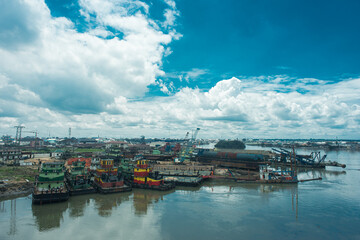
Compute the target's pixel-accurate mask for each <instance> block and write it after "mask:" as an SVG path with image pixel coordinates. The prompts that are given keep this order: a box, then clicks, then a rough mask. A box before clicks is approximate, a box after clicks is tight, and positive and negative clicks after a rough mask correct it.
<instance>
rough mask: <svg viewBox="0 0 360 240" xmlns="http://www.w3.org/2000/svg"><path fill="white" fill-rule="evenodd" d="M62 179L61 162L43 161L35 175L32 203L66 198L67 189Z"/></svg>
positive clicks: (62, 167) (57, 200)
mask: <svg viewBox="0 0 360 240" xmlns="http://www.w3.org/2000/svg"><path fill="white" fill-rule="evenodd" d="M64 180H65V179H64V164H63V163H60V162H48V163H43V164H42V165H41V169H40V172H39V175H38V176H36V180H35V184H34V185H35V186H34V190H33V193H32V202H33V203H34V204H43V203H52V202H61V201H66V200H68V199H69V191H68V190H67V188H66V185H65V182H64Z"/></svg>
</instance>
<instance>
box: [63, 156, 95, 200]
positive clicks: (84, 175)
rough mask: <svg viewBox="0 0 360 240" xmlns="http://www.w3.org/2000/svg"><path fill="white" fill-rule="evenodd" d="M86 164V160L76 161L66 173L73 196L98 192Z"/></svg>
mask: <svg viewBox="0 0 360 240" xmlns="http://www.w3.org/2000/svg"><path fill="white" fill-rule="evenodd" d="M85 164H86V162H85V161H79V160H77V161H74V162H72V164H71V166H70V169H68V171H67V172H66V174H65V177H66V183H67V187H68V189H69V192H70V195H71V196H73V195H80V194H89V193H95V192H96V189H95V188H94V187H93V184H92V182H93V181H92V180H91V176H90V173H89V172H88V170H87V169H86V168H85Z"/></svg>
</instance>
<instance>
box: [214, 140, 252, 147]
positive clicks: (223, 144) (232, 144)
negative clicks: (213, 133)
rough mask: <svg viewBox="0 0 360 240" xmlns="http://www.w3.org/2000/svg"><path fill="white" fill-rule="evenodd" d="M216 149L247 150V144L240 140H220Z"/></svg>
mask: <svg viewBox="0 0 360 240" xmlns="http://www.w3.org/2000/svg"><path fill="white" fill-rule="evenodd" d="M215 147H216V148H223V149H245V144H244V143H243V142H242V141H239V140H232V141H225V140H220V141H219V142H218V143H217V144H216V145H215Z"/></svg>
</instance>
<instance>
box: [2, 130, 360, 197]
mask: <svg viewBox="0 0 360 240" xmlns="http://www.w3.org/2000/svg"><path fill="white" fill-rule="evenodd" d="M16 129H17V131H19V129H20V131H21V129H22V128H18V127H16ZM199 131H200V128H196V129H194V130H193V131H192V134H190V132H187V133H186V134H185V137H184V138H183V139H169V138H168V139H146V138H145V137H144V136H143V137H141V138H135V139H126V140H125V139H96V138H88V139H83V138H80V139H76V138H71V136H69V137H68V138H64V139H56V140H53V139H42V138H38V137H37V136H36V137H35V138H31V137H25V138H15V139H12V138H11V137H10V136H4V137H3V138H2V141H3V143H2V145H1V152H0V153H1V154H0V161H1V162H0V163H1V165H2V166H1V168H11V171H12V172H13V174H14V175H12V176H11V175H8V177H10V178H11V179H6V175H4V176H2V179H1V195H0V197H5V196H6V197H10V196H16V195H21V194H24V193H30V192H32V196H33V202H34V203H37V204H43V203H51V202H58V201H66V200H68V198H69V197H70V196H73V195H81V194H91V193H95V192H98V193H103V194H104V193H105V194H106V193H119V192H127V191H131V190H132V188H143V189H152V190H158V191H159V190H160V191H169V190H171V189H173V188H175V187H176V186H193V187H195V186H201V184H203V182H205V181H219V180H227V181H234V182H237V183H258V184H260V183H261V184H266V183H269V184H270V183H272V184H274V183H278V184H289V183H291V184H297V183H299V182H304V181H311V180H321V177H314V178H308V179H298V177H297V172H298V169H305V170H306V169H325V168H326V167H327V166H328V167H338V168H346V164H343V163H341V162H336V161H332V160H328V159H327V155H326V154H324V155H321V152H320V151H311V150H312V149H313V147H314V143H316V141H314V140H312V141H311V142H310V143H309V141H299V140H293V141H292V143H291V142H289V141H284V142H282V141H278V140H276V141H271V140H267V145H266V147H268V149H269V150H260V149H259V150H255V149H247V148H246V145H248V147H250V148H251V147H252V146H254V145H257V144H260V145H261V146H262V147H264V146H263V145H264V141H257V142H256V141H254V140H246V139H243V140H242V141H240V140H220V141H219V140H217V141H213V140H210V141H209V140H203V139H199V138H197V137H198V134H199ZM69 132H70V129H69ZM19 135H21V134H19V132H17V136H19ZM270 142H271V143H272V144H270ZM338 142H340V141H338V140H336V141H333V142H330V141H328V142H327V145H328V146H329V145H331V144H332V145H334V146H338V145H339V144H338ZM309 145H310V146H311V147H308V146H309ZM345 145H346V146H348V147H347V149H351V150H355V151H356V150H358V149H359V146H360V144H359V142H356V141H350V142H346V141H345ZM295 146H296V149H298V148H300V147H301V148H302V149H305V150H309V151H311V152H309V153H307V154H298V153H296V151H295ZM342 146H344V142H342ZM17 169H19V170H20V171H17ZM21 169H28V170H27V173H24V171H21ZM9 170H10V169H9ZM9 170H3V171H2V172H8V171H9ZM17 172H19V174H17ZM25 172H26V171H25ZM16 175H19V176H16ZM20 176H21V177H20ZM14 185H16V186H17V185H18V186H19V187H18V188H17V189H18V190H15V189H16V188H14Z"/></svg>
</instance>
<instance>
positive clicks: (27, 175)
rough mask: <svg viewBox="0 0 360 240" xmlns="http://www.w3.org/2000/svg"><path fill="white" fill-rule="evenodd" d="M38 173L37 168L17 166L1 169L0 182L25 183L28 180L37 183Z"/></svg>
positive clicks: (2, 167)
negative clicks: (36, 176)
mask: <svg viewBox="0 0 360 240" xmlns="http://www.w3.org/2000/svg"><path fill="white" fill-rule="evenodd" d="M37 173H38V169H37V168H36V167H28V166H17V167H8V166H1V167H0V180H5V179H7V180H9V181H24V180H25V179H28V180H29V181H30V182H33V181H35V175H36V174H37Z"/></svg>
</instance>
